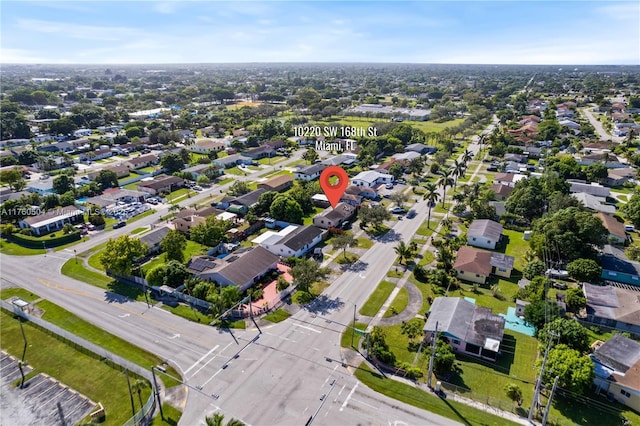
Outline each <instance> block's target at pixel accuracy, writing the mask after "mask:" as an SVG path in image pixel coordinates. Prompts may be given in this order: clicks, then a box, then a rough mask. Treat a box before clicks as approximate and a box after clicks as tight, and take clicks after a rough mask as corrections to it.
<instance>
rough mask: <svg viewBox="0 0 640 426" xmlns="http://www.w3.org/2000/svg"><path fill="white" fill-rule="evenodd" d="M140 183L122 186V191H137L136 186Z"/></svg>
mask: <svg viewBox="0 0 640 426" xmlns="http://www.w3.org/2000/svg"><path fill="white" fill-rule="evenodd" d="M139 183H140V182H133V183H129V184H127V185H125V186H123V188H124V189H131V190H132V191H137V190H138V184H139Z"/></svg>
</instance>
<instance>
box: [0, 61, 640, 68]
mask: <svg viewBox="0 0 640 426" xmlns="http://www.w3.org/2000/svg"><path fill="white" fill-rule="evenodd" d="M303 64H308V65H484V66H550V67H553V66H572V67H578V66H582V67H597V66H613V67H640V64H637V63H628V64H627V63H617V64H587V63H583V64H569V63H565V64H561V63H540V64H527V63H506V62H504V63H481V62H476V63H462V62H382V61H369V62H363V61H353V62H350V61H336V62H332V61H322V62H321V61H272V62H266V61H260V62H255V61H253V62H251V61H249V62H128V63H127V62H111V63H110V62H84V63H83V62H77V63H75V62H74V63H60V62H9V63H5V64H0V68H1V67H3V66H28V65H31V66H78V65H81V66H90V65H96V66H97V65H100V66H106V65H111V66H113V65H303Z"/></svg>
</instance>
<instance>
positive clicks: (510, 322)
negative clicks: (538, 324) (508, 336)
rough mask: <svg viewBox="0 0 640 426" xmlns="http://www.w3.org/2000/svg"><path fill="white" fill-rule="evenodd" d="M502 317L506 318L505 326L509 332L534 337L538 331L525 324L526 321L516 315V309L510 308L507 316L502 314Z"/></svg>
mask: <svg viewBox="0 0 640 426" xmlns="http://www.w3.org/2000/svg"><path fill="white" fill-rule="evenodd" d="M500 316H501V317H503V318H504V320H505V324H504V326H505V328H506V329H508V330H513V331H517V332H518V333H522V334H526V335H527V336H533V335H534V333H535V331H536V329H535V328H533V327H532V326H530V325H527V324H525V322H524V320H523V319H522V318H520V317H518V316H517V315H516V308H511V307H510V308H508V309H507V315H505V314H500Z"/></svg>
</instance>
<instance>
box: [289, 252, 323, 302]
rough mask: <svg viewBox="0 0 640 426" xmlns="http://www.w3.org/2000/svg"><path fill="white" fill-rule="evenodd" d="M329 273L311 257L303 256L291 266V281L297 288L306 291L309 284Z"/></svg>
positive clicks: (309, 286)
mask: <svg viewBox="0 0 640 426" xmlns="http://www.w3.org/2000/svg"><path fill="white" fill-rule="evenodd" d="M327 275H329V271H328V270H327V269H326V268H322V267H321V266H320V264H319V263H318V262H316V261H315V260H312V259H307V258H303V259H301V260H300V261H298V262H297V263H296V264H295V266H294V267H293V268H291V276H292V277H293V283H294V285H296V286H297V289H298V290H300V291H303V292H306V293H308V292H309V289H310V288H311V285H312V284H313V283H315V282H316V281H320V280H322V279H324V278H326V277H327Z"/></svg>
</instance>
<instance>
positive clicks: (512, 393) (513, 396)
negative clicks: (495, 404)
mask: <svg viewBox="0 0 640 426" xmlns="http://www.w3.org/2000/svg"><path fill="white" fill-rule="evenodd" d="M504 391H505V393H506V394H507V398H509V399H510V400H512V401H513V402H515V403H517V404H518V406H521V405H522V390H521V389H520V386H518V385H516V384H515V383H508V384H507V385H506V386H505V387H504Z"/></svg>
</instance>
